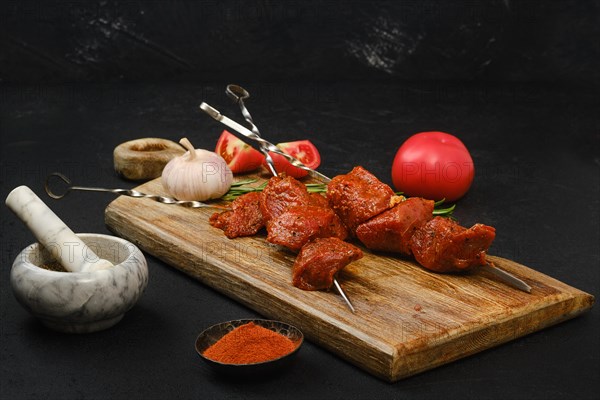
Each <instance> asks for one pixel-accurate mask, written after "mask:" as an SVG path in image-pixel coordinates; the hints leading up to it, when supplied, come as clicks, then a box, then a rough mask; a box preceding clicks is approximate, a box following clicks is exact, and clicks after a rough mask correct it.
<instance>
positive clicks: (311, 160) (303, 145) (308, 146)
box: [263, 140, 321, 178]
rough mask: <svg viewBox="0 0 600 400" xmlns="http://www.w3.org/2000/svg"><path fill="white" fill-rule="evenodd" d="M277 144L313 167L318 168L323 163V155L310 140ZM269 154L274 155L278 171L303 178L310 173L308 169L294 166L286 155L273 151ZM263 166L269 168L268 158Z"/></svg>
mask: <svg viewBox="0 0 600 400" xmlns="http://www.w3.org/2000/svg"><path fill="white" fill-rule="evenodd" d="M276 146H277V147H279V149H281V151H283V152H284V153H286V154H289V155H290V156H292V157H294V158H296V159H297V160H298V161H300V162H301V163H302V164H304V165H306V166H307V167H309V168H311V169H316V168H317V167H318V166H319V165H320V164H321V155H320V154H319V151H318V150H317V148H316V147H315V145H314V144H312V143H311V142H310V141H309V140H297V141H295V142H287V143H279V144H277V145H276ZM269 154H271V157H273V162H274V163H275V169H276V170H277V172H278V173H285V174H286V175H288V176H291V177H292V178H302V177H304V176H306V175H308V171H305V170H303V169H301V168H298V167H294V166H293V165H292V164H291V163H290V162H289V161H288V160H287V159H286V158H285V157H284V156H281V155H279V154H275V153H272V152H270V153H269ZM263 166H265V167H266V168H268V167H267V162H266V159H265V160H263Z"/></svg>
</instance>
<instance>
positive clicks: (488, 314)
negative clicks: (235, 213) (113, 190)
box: [105, 177, 594, 381]
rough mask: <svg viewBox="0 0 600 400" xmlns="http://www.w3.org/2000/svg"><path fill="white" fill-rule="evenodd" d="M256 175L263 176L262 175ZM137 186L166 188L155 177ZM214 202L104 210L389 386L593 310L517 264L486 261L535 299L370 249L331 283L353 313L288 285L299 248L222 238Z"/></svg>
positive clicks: (476, 276)
mask: <svg viewBox="0 0 600 400" xmlns="http://www.w3.org/2000/svg"><path fill="white" fill-rule="evenodd" d="M261 179H264V177H261ZM136 190H139V191H142V192H145V193H153V194H163V195H166V194H167V193H165V191H164V189H163V188H162V185H161V183H160V178H158V179H156V180H153V181H150V182H147V183H145V184H143V185H141V186H139V187H138V188H136ZM213 212H215V210H214V209H209V208H204V209H188V208H184V207H180V206H174V205H165V204H160V203H157V202H155V201H153V200H149V199H134V198H129V197H125V196H122V197H120V198H118V199H116V200H114V201H113V202H112V203H111V204H109V206H108V207H107V208H106V212H105V220H106V224H107V225H108V227H109V228H110V229H111V230H112V231H114V232H115V233H116V234H117V235H119V236H121V237H124V238H126V239H128V240H130V241H131V242H133V243H135V244H136V245H138V246H139V247H140V248H141V249H142V250H144V251H145V252H147V253H149V254H152V255H153V256H155V257H157V258H159V259H161V260H163V261H164V262H166V263H167V264H169V265H171V266H173V267H175V268H177V269H179V270H181V271H183V272H185V273H186V274H188V275H190V276H192V277H194V278H197V279H198V280H200V281H201V282H202V283H204V284H206V285H208V286H210V287H213V288H215V289H216V290H219V291H220V292H222V293H224V294H226V295H228V296H229V297H231V298H233V299H235V300H237V301H239V302H241V303H243V304H245V305H247V306H248V307H250V308H252V309H254V310H256V311H257V312H259V313H260V314H262V315H264V316H266V317H268V318H273V319H278V320H282V321H285V322H288V323H291V324H294V325H296V326H297V327H298V328H299V329H301V330H302V331H303V332H304V334H305V335H306V337H307V338H308V339H309V340H311V341H313V342H314V343H317V344H319V345H321V346H323V347H324V348H327V349H328V350H330V351H331V352H333V353H335V354H337V355H339V356H340V357H342V358H344V359H346V360H348V361H349V362H351V363H353V364H355V365H357V366H358V367H360V368H363V369H364V370H366V371H368V372H370V373H372V374H374V375H376V376H378V377H380V378H382V379H385V380H389V381H396V380H398V379H401V378H404V377H407V376H410V375H413V374H416V373H419V372H422V371H425V370H428V369H431V368H434V367H436V366H439V365H442V364H445V363H448V362H451V361H453V360H456V359H459V358H461V357H465V356H468V355H471V354H474V353H476V352H479V351H482V350H484V349H487V348H490V347H493V346H496V345H499V344H501V343H504V342H507V341H509V340H512V339H516V338H518V337H521V336H523V335H526V334H528V333H531V332H534V331H537V330H540V329H543V328H545V327H547V326H550V325H553V324H556V323H558V322H561V321H564V320H567V319H569V318H572V317H575V316H576V315H578V314H581V313H582V312H584V311H586V310H588V309H590V308H591V307H592V305H593V302H594V297H593V296H591V295H590V294H587V293H585V292H582V291H580V290H578V289H576V288H573V287H571V286H568V285H566V284H564V283H562V282H560V281H558V280H556V279H553V278H551V277H549V276H547V275H544V274H542V273H540V272H537V271H535V270H532V269H530V268H528V267H526V266H524V265H520V264H518V263H516V262H514V261H511V260H507V259H503V258H499V257H493V256H490V257H489V258H490V260H492V261H493V262H494V263H495V264H496V265H497V266H498V267H500V268H502V269H504V270H506V271H508V272H510V273H512V274H514V275H515V276H517V277H519V278H520V279H523V280H524V281H525V282H527V283H528V284H529V285H530V286H531V287H532V292H531V294H528V293H524V292H521V291H519V290H516V289H513V288H511V287H508V286H506V285H505V284H503V283H501V282H498V281H497V280H496V279H495V278H494V277H493V276H489V275H487V274H485V273H483V272H478V273H472V274H468V275H442V274H436V273H432V272H429V271H427V270H425V269H423V268H422V267H420V266H419V265H417V264H416V263H415V262H414V261H412V260H407V259H402V258H400V257H397V256H392V255H386V254H375V253H372V252H370V251H368V250H366V249H364V248H363V250H364V251H365V256H364V258H362V259H361V260H359V261H356V262H354V263H352V264H350V265H349V266H348V267H346V268H345V269H344V270H343V271H342V272H341V273H340V275H339V277H338V279H339V281H340V283H341V284H342V286H343V287H344V290H345V292H346V293H347V294H348V296H349V297H350V298H351V300H352V303H353V305H354V307H355V308H356V313H355V314H353V313H352V312H351V311H350V310H349V309H348V308H347V306H346V304H345V303H344V302H343V300H342V298H341V297H340V296H339V295H337V294H336V293H335V292H334V291H331V292H325V291H320V292H309V291H303V290H300V289H297V288H295V287H294V286H292V285H291V268H292V264H293V262H294V258H295V254H293V253H291V252H289V251H286V250H281V248H279V247H276V246H272V245H270V244H269V243H267V242H266V240H265V237H266V235H265V234H259V235H257V236H255V237H244V238H236V239H228V238H227V237H225V236H224V235H223V233H222V231H221V230H219V229H215V228H213V227H211V226H210V225H209V224H208V218H209V216H210V215H211V214H212V213H213Z"/></svg>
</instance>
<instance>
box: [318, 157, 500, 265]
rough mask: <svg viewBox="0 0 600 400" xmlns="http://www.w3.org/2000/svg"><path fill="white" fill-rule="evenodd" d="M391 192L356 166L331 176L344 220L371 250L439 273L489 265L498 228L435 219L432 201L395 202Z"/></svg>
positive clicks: (336, 205) (332, 192)
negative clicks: (409, 259) (409, 258)
mask: <svg viewBox="0 0 600 400" xmlns="http://www.w3.org/2000/svg"><path fill="white" fill-rule="evenodd" d="M390 192H391V189H390V188H389V187H387V185H385V184H384V183H382V182H380V181H379V180H377V178H376V177H375V176H373V175H372V174H370V173H369V172H368V171H366V170H365V169H363V168H362V167H355V168H354V169H353V170H352V171H351V172H350V173H348V174H346V175H338V176H336V177H335V178H333V179H332V181H331V182H330V183H329V185H328V190H327V195H328V197H329V200H330V202H331V204H332V207H333V209H334V210H336V211H338V212H339V213H340V215H341V216H342V220H343V221H344V223H346V224H347V226H355V227H356V228H355V231H354V232H355V235H356V237H357V238H358V239H359V240H360V241H361V242H362V243H363V244H364V245H365V246H366V247H367V248H369V249H371V250H377V251H389V252H395V253H400V254H402V255H404V256H410V255H414V257H415V259H416V261H417V262H418V263H419V264H420V265H422V266H423V267H425V268H427V269H429V270H432V271H436V272H456V271H464V270H467V269H470V268H474V267H477V266H481V265H485V264H486V260H485V256H486V254H487V250H488V248H489V247H490V245H491V244H492V241H493V240H494V237H495V230H494V228H492V227H490V226H486V225H482V224H476V225H475V226H473V227H472V228H470V229H467V228H464V227H462V226H460V225H459V224H458V223H456V222H455V221H452V220H450V219H448V218H442V217H436V218H433V208H434V202H433V201H432V200H426V199H422V198H409V199H406V200H404V201H401V202H400V203H397V204H395V205H393V203H394V201H395V200H394V197H393V192H392V194H390ZM350 199H352V201H350ZM386 204H388V205H390V206H391V205H393V207H392V208H389V207H390V206H388V207H386ZM376 210H380V211H379V212H376ZM357 223H358V224H357Z"/></svg>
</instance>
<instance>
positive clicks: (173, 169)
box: [161, 138, 233, 201]
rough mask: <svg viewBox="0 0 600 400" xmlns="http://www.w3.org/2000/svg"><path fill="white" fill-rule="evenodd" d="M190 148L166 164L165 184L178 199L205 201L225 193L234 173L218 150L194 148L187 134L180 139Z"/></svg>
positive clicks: (162, 178) (163, 181)
mask: <svg viewBox="0 0 600 400" xmlns="http://www.w3.org/2000/svg"><path fill="white" fill-rule="evenodd" d="M179 143H181V144H182V145H183V146H184V147H185V148H186V149H187V150H188V151H187V152H186V153H185V154H183V155H181V156H179V157H175V158H173V159H172V160H171V161H169V162H168V163H167V165H165V168H164V169H163V171H162V177H161V181H162V184H163V187H164V188H165V190H166V191H167V192H169V194H170V195H171V196H173V197H175V198H176V199H177V200H186V201H193V200H195V201H206V200H210V199H218V198H219V197H221V196H223V195H224V194H225V193H227V191H228V190H229V188H230V187H231V183H232V182H233V173H232V172H231V169H229V167H228V166H227V163H226V162H225V160H224V159H223V157H221V156H220V155H218V154H217V153H214V152H212V151H208V150H202V149H194V146H192V144H191V143H190V141H189V140H188V139H187V138H183V139H181V140H180V141H179Z"/></svg>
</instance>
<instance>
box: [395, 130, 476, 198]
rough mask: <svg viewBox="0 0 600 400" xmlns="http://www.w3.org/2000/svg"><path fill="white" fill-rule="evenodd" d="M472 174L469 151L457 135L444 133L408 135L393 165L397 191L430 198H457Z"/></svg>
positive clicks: (471, 179)
mask: <svg viewBox="0 0 600 400" xmlns="http://www.w3.org/2000/svg"><path fill="white" fill-rule="evenodd" d="M474 176H475V167H474V166H473V159H472V158H471V154H469V150H467V148H466V147H465V145H464V144H463V142H461V141H460V140H459V139H458V138H457V137H456V136H453V135H450V134H448V133H444V132H422V133H417V134H415V135H413V136H411V137H409V138H408V139H407V140H406V141H405V142H404V143H403V144H402V146H400V148H399V149H398V152H397V153H396V157H395V158H394V163H393V164H392V182H393V183H394V186H395V187H396V190H399V191H402V192H404V193H405V194H406V195H408V196H418V197H424V198H427V199H432V200H441V199H446V200H447V201H455V200H458V199H459V198H461V197H462V196H464V195H465V193H467V191H468V190H469V188H470V187H471V183H472V182H473V177H474Z"/></svg>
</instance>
